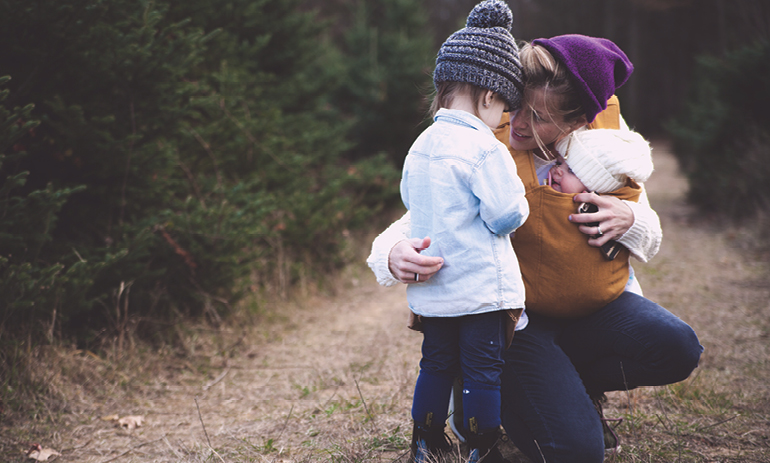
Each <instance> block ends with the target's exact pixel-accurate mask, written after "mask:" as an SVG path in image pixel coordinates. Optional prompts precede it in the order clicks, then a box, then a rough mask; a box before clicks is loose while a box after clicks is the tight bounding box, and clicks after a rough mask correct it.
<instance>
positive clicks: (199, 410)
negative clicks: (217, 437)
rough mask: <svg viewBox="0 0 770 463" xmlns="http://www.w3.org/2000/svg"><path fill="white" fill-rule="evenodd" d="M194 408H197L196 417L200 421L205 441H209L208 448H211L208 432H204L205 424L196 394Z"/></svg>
mask: <svg viewBox="0 0 770 463" xmlns="http://www.w3.org/2000/svg"><path fill="white" fill-rule="evenodd" d="M194 400H195V408H197V409H198V419H199V420H200V421H201V426H202V427H203V434H204V435H205V436H206V442H208V443H209V448H211V449H213V447H211V439H209V433H207V432H206V425H205V424H203V416H202V415H201V407H200V405H198V396H195V398H194Z"/></svg>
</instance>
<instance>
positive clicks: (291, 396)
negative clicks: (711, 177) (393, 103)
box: [0, 145, 770, 463]
mask: <svg viewBox="0 0 770 463" xmlns="http://www.w3.org/2000/svg"><path fill="white" fill-rule="evenodd" d="M655 164H656V173H655V174H654V175H653V178H652V179H651V181H650V182H649V183H648V190H649V194H650V197H651V201H652V203H653V207H654V208H656V210H657V211H659V213H660V215H661V219H662V223H663V229H664V244H663V247H662V249H661V251H660V254H659V255H658V256H657V257H656V259H655V260H654V262H652V263H650V264H648V265H638V264H637V265H635V268H636V269H637V272H638V274H639V278H640V280H641V282H642V285H643V287H644V288H645V291H646V295H647V296H648V297H650V298H651V299H653V300H656V301H658V302H659V303H661V305H663V306H665V307H667V308H669V309H670V310H672V311H673V312H674V313H676V314H677V315H679V316H680V317H682V318H683V319H684V320H686V321H687V322H689V323H690V324H691V325H693V327H694V328H695V329H696V331H697V332H698V334H699V336H700V338H701V341H702V343H703V344H704V346H705V347H706V351H705V354H704V356H703V360H702V363H701V367H700V368H699V372H698V374H697V375H695V377H694V378H691V379H690V380H689V381H688V382H686V383H684V385H679V386H677V387H672V388H658V389H643V390H640V391H633V392H632V393H630V394H620V393H616V394H615V395H612V396H611V398H610V399H611V406H610V410H609V413H610V414H612V413H614V414H624V415H625V416H626V424H625V425H624V426H623V427H622V428H621V429H620V431H621V433H622V437H623V439H624V444H626V445H625V449H624V452H623V453H621V456H620V459H618V460H616V461H675V460H677V459H678V460H680V461H770V451H769V450H768V446H769V445H770V443H769V441H768V430H769V429H770V424H769V423H770V419H769V418H770V412H769V409H770V390H769V388H770V366H769V365H768V358H770V356H769V355H768V353H769V352H768V350H770V349H769V348H768V344H769V342H768V341H769V339H770V338H768V336H769V335H770V323H768V321H767V315H768V314H770V306H769V305H768V300H770V291H769V290H768V286H769V285H768V278H767V273H766V269H767V266H766V264H767V263H766V262H752V261H751V260H748V259H746V258H745V256H742V255H741V254H739V253H737V252H735V250H734V248H733V246H732V243H731V242H730V236H731V235H730V234H729V233H725V232H716V231H714V230H711V229H707V228H705V227H703V226H700V225H696V224H693V223H692V222H691V220H690V219H689V211H688V209H687V208H686V206H685V205H684V204H683V201H682V194H683V193H684V191H685V188H686V185H685V182H684V180H683V179H682V178H681V177H678V176H677V175H676V164H675V162H674V160H673V158H671V157H670V156H669V155H668V154H667V153H666V150H665V146H664V145H657V146H656V150H655ZM344 278H346V279H348V281H347V282H346V286H347V288H346V289H344V290H342V291H341V292H340V293H339V294H338V296H337V297H335V298H334V299H329V298H317V299H314V300H311V301H309V302H308V303H307V304H304V306H303V307H293V306H291V307H275V308H271V309H270V310H274V311H278V313H280V315H281V320H279V321H277V322H274V323H271V324H269V325H266V326H264V327H262V328H259V327H258V328H256V329H254V330H253V331H248V332H247V331H244V330H243V329H234V328H233V329H229V330H225V331H221V332H215V333H214V334H213V335H212V334H206V333H188V338H187V339H189V342H190V346H191V347H190V351H191V355H192V357H193V358H195V356H199V355H201V354H200V353H201V352H202V353H203V354H204V355H206V356H208V357H209V358H208V359H207V362H206V364H207V365H208V368H206V369H204V370H203V371H202V370H201V368H200V367H196V366H194V365H190V363H194V362H186V361H185V360H184V359H179V360H177V361H174V362H172V365H173V368H170V369H168V370H167V371H163V372H158V374H157V375H155V376H154V377H153V378H151V379H147V380H144V381H143V382H141V383H138V382H137V381H133V382H131V384H132V387H131V388H121V387H115V386H110V385H108V384H106V383H105V387H113V389H112V391H113V392H111V393H108V394H105V396H104V397H105V398H104V400H99V401H96V402H95V401H94V400H93V398H90V397H87V396H84V395H82V394H80V395H79V394H72V396H71V397H70V403H69V405H68V413H67V414H66V415H64V416H62V417H61V418H56V419H57V420H59V422H61V423H62V426H61V427H60V429H59V430H58V431H57V432H55V433H53V434H52V435H50V436H48V437H47V438H46V442H44V445H45V446H49V447H53V448H55V449H58V450H59V451H60V452H62V453H63V455H62V456H60V457H58V461H79V462H100V463H101V462H103V463H106V462H109V461H116V462H120V463H128V462H150V461H152V462H172V461H193V462H197V461H209V462H216V461H227V462H240V461H256V462H263V461H264V462H281V461H339V462H348V461H351V462H352V461H391V460H393V459H394V458H396V457H398V456H399V455H400V454H402V452H403V450H400V449H403V448H404V446H405V445H406V443H407V439H408V438H409V433H410V432H411V429H410V425H409V408H410V401H411V393H412V388H413V385H414V380H415V378H416V373H417V362H418V360H419V346H420V341H421V338H420V336H419V335H418V334H416V333H414V332H411V331H409V330H407V329H406V328H405V322H406V315H407V313H406V309H405V291H404V288H403V287H398V288H381V287H379V286H377V285H376V283H375V282H374V279H373V277H372V276H371V274H370V273H369V272H368V270H367V269H365V268H359V269H357V270H353V271H352V273H351V274H348V275H346V276H345V277H344ZM245 333H248V334H245ZM205 336H209V337H212V338H216V340H215V341H206V339H205ZM216 346H225V347H224V348H221V347H216ZM196 349H197V350H196ZM73 355H74V354H73ZM88 381H97V380H96V379H94V378H89V379H88ZM126 389H129V390H128V391H126ZM113 413H115V414H118V415H120V416H125V415H143V416H144V418H145V422H144V425H143V426H142V427H139V428H137V429H134V430H130V431H129V430H126V429H120V428H118V427H116V426H115V425H114V424H113V423H111V422H108V421H104V420H101V419H100V417H102V416H104V415H109V414H113ZM720 422H721V423H720ZM204 426H205V431H204ZM209 442H210V445H211V447H213V449H215V451H216V453H214V452H213V451H212V450H211V449H210V447H209ZM0 459H2V457H0ZM19 461H21V460H19Z"/></svg>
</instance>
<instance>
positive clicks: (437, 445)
mask: <svg viewBox="0 0 770 463" xmlns="http://www.w3.org/2000/svg"><path fill="white" fill-rule="evenodd" d="M410 448H411V452H412V454H411V456H410V458H409V461H410V462H413V463H436V462H440V461H444V457H445V456H446V455H447V454H449V453H450V452H451V450H452V443H451V442H450V441H449V438H448V437H447V435H446V434H444V423H441V424H440V425H439V426H435V425H434V426H429V425H425V424H419V423H417V422H415V423H414V428H413V430H412V445H411V446H410Z"/></svg>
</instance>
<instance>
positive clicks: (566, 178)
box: [548, 154, 586, 193]
mask: <svg viewBox="0 0 770 463" xmlns="http://www.w3.org/2000/svg"><path fill="white" fill-rule="evenodd" d="M548 176H549V178H550V180H551V182H550V183H551V188H553V189H554V190H556V191H559V192H561V193H582V192H584V191H586V187H585V185H583V182H581V181H580V179H579V178H577V175H575V174H574V173H572V170H571V169H570V168H569V166H568V165H567V161H565V160H564V158H563V157H561V155H560V154H559V155H557V157H556V164H554V165H553V167H551V171H550V172H549V175H548Z"/></svg>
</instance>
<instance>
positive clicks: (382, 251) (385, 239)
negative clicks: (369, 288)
mask: <svg viewBox="0 0 770 463" xmlns="http://www.w3.org/2000/svg"><path fill="white" fill-rule="evenodd" d="M411 230H412V222H411V216H410V215H409V211H407V212H406V214H404V215H403V216H402V217H401V218H400V219H398V220H396V221H395V222H393V223H392V224H390V226H389V227H388V228H386V229H385V231H384V232H382V233H380V235H379V236H378V237H377V238H375V239H374V242H372V251H371V253H370V254H369V257H368V258H367V259H366V263H367V264H368V265H369V268H371V269H372V271H373V272H374V276H375V277H376V278H377V283H379V284H381V285H382V286H393V285H395V284H396V283H400V281H398V280H397V279H396V277H394V276H393V274H392V273H390V268H389V267H388V258H389V256H390V251H391V249H393V246H395V245H396V244H398V243H399V242H400V241H403V240H407V239H409V237H410V236H411Z"/></svg>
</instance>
